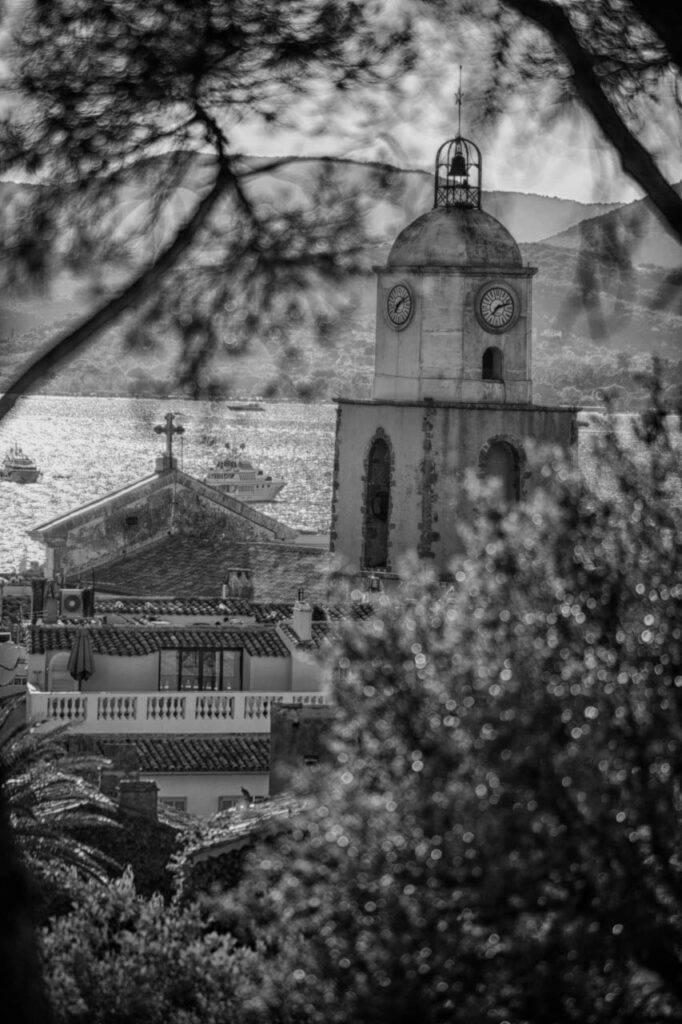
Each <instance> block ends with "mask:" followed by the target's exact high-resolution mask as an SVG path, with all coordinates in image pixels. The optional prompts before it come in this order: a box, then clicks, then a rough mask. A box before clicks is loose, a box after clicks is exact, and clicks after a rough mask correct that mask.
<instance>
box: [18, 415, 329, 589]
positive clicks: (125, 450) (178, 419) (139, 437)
mask: <svg viewBox="0 0 682 1024" xmlns="http://www.w3.org/2000/svg"><path fill="white" fill-rule="evenodd" d="M261 404H262V411H251V410H249V411H242V410H239V411H233V410H229V409H228V408H227V406H226V404H225V403H222V402H192V401H183V400H179V399H166V400H156V399H131V398H73V397H59V396H53V395H45V396H43V395H40V396H35V397H30V398H25V399H21V400H20V401H19V402H18V403H17V405H16V406H15V408H14V409H13V410H12V412H11V413H10V414H9V415H8V416H7V417H6V418H5V419H4V420H3V421H2V422H0V459H1V458H2V457H3V456H4V454H5V452H6V451H7V449H8V448H9V446H10V444H12V443H14V442H17V443H18V444H19V445H20V446H21V447H22V448H23V450H24V452H25V453H26V454H27V455H28V456H30V458H32V459H33V460H34V461H35V462H36V463H37V465H38V468H39V469H40V470H41V471H42V476H41V477H40V480H39V481H38V482H37V483H35V484H15V483H10V482H9V481H4V480H0V574H4V575H6V574H7V572H8V571H10V570H14V569H17V568H18V567H19V565H20V564H22V565H26V564H28V563H30V562H31V560H37V561H38V562H40V563H41V564H42V562H43V561H44V551H43V547H42V545H41V544H40V542H39V541H36V540H33V539H31V538H30V537H29V536H28V532H29V531H30V530H31V529H32V528H34V527H36V526H38V525H41V524H43V523H46V522H48V521H49V520H51V519H54V518H55V517H57V516H59V515H62V514H64V513H66V512H70V511H72V510H74V509H76V508H78V507H79V506H81V505H84V504H86V503H87V502H90V501H94V500H95V499H97V498H102V497H104V496H105V495H107V494H110V493H112V492H113V491H116V490H118V489H119V488H121V487H124V486H126V485H128V484H131V483H134V482H135V481H136V480H139V479H141V478H143V477H145V476H149V475H150V474H151V473H153V472H154V465H155V460H156V458H157V456H158V455H161V454H163V452H164V451H165V444H166V438H165V436H164V435H158V434H156V433H155V432H154V427H155V426H157V425H160V426H163V425H164V417H165V414H166V413H167V412H172V413H174V414H175V417H174V423H176V424H178V425H180V426H182V427H183V428H184V433H183V434H179V435H175V436H174V437H173V454H174V455H175V456H176V457H177V459H178V464H179V466H180V468H182V469H183V470H184V471H185V472H186V473H189V474H190V475H191V476H194V477H197V478H198V479H199V480H203V478H204V477H205V475H206V473H207V472H208V470H209V468H210V467H211V466H212V465H213V463H214V461H215V460H216V458H217V457H218V456H219V454H220V453H221V452H222V453H224V452H225V447H224V445H225V443H229V444H230V445H231V446H235V445H236V446H237V447H239V446H240V445H241V444H244V446H245V448H244V455H245V456H246V457H248V458H249V459H251V461H252V462H253V464H254V465H255V466H256V467H257V468H262V469H263V471H264V472H265V474H266V476H273V477H274V476H276V477H279V478H280V479H282V480H285V481H286V487H285V488H284V489H283V490H282V491H281V492H280V494H279V495H278V497H277V498H276V500H275V501H274V502H268V503H267V504H265V503H264V504H259V505H257V506H256V507H257V508H258V509H260V510H261V511H263V512H265V513H266V514H269V515H273V516H275V517H276V518H277V519H279V520H280V521H281V522H284V523H286V524H287V525H288V526H292V527H294V528H297V529H301V530H307V531H314V532H317V531H326V530H328V529H329V519H330V513H331V484H332V466H333V448H334V425H335V421H336V420H335V417H336V412H335V407H334V406H333V405H331V404H315V405H312V404H304V403H295V402H283V403H280V402H263V403H261Z"/></svg>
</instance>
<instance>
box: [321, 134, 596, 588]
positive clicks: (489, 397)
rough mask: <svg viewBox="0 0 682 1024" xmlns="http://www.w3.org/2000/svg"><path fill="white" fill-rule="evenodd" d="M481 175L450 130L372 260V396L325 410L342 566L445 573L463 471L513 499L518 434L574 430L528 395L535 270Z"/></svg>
mask: <svg viewBox="0 0 682 1024" xmlns="http://www.w3.org/2000/svg"><path fill="white" fill-rule="evenodd" d="M481 181H482V158H481V153H480V150H479V149H478V147H477V146H476V145H475V144H474V143H473V142H471V141H470V140H469V139H466V138H463V137H462V136H461V134H459V133H458V134H457V135H456V137H455V138H453V139H450V140H448V141H447V142H445V143H444V144H443V145H442V146H441V147H440V149H439V150H438V153H437V155H436V161H435V177H434V205H433V208H432V209H431V210H429V211H428V212H427V213H424V214H423V215H422V216H420V217H418V218H417V219H416V220H415V221H413V222H412V223H411V224H409V225H408V226H407V227H406V228H404V229H403V230H402V231H401V232H400V234H399V235H398V237H397V238H396V240H395V242H394V243H393V246H392V247H391V250H390V252H389V254H388V259H387V260H386V265H385V266H380V267H375V268H374V269H375V272H376V275H377V312H376V347H375V368H374V380H373V385H372V397H371V399H369V400H364V401H362V400H353V399H350V398H341V399H339V400H338V412H337V431H336V454H335V467H334V496H333V505H332V535H331V539H332V550H333V551H334V553H335V554H336V555H337V556H339V558H340V560H341V562H342V564H343V566H344V567H345V569H346V571H348V572H350V573H351V574H357V573H360V574H362V573H368V574H372V575H377V574H378V575H381V574H382V573H386V574H388V575H391V574H392V573H393V572H394V571H395V569H396V567H397V564H398V562H399V560H400V557H401V556H402V555H405V554H407V553H408V552H411V551H413V552H416V553H417V554H418V555H419V556H420V557H421V558H422V559H424V560H426V561H429V562H430V563H431V564H432V565H434V566H435V568H436V570H437V572H438V573H439V574H440V575H441V576H442V577H443V578H447V575H448V566H449V562H450V560H451V558H452V556H453V555H454V554H455V553H456V552H457V551H458V550H459V549H460V542H459V538H458V526H459V525H460V523H461V522H462V521H463V520H466V519H468V518H469V517H470V515H471V509H470V508H469V507H468V503H467V499H466V494H465V490H464V487H463V482H464V476H465V474H466V472H467V470H474V471H475V472H477V473H478V474H480V475H481V476H484V477H495V478H496V479H497V481H498V482H499V485H500V489H499V493H500V500H501V501H502V502H503V503H505V504H508V503H509V502H514V501H518V500H520V499H521V498H522V497H523V495H524V493H525V490H526V488H527V486H528V482H529V481H528V472H527V466H526V443H527V442H528V441H529V440H531V439H532V440H536V441H537V442H541V443H546V444H554V445H560V446H561V447H564V448H567V447H568V446H569V445H570V444H571V443H572V442H573V440H574V438H575V436H576V428H575V414H576V410H574V409H572V408H566V407H561V408H550V407H547V406H538V405H534V404H533V383H532V331H531V328H532V283H533V277H534V275H535V274H536V272H537V271H536V268H534V267H529V266H525V265H524V263H523V260H522V257H521V252H520V250H519V247H518V245H517V244H516V242H515V241H514V239H513V237H512V236H511V234H510V233H509V231H507V229H506V228H505V227H504V226H503V225H502V224H501V223H500V222H499V221H498V220H496V219H495V218H494V217H491V216H490V214H488V213H486V212H485V211H484V210H483V209H481V195H482V193H481Z"/></svg>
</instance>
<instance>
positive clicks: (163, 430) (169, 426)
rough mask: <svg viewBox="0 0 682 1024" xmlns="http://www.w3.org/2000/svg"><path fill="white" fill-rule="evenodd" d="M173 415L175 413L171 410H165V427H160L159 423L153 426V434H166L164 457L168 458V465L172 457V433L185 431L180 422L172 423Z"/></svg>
mask: <svg viewBox="0 0 682 1024" xmlns="http://www.w3.org/2000/svg"><path fill="white" fill-rule="evenodd" d="M175 415H176V414H175V413H173V412H167V413H166V416H165V420H166V425H165V427H162V426H161V425H160V424H159V425H157V426H156V427H154V433H155V434H165V435H166V458H167V459H168V465H169V466H171V465H172V462H171V459H172V458H173V434H184V433H185V428H184V427H181V426H180V424H178V425H177V426H174V425H173V419H174V417H175Z"/></svg>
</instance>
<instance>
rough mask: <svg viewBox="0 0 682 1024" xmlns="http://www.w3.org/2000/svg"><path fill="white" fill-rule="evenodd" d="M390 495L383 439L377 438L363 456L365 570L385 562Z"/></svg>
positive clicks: (386, 452)
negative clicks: (365, 466) (365, 468)
mask: <svg viewBox="0 0 682 1024" xmlns="http://www.w3.org/2000/svg"><path fill="white" fill-rule="evenodd" d="M390 494H391V456H390V451H389V447H388V444H387V442H386V441H384V440H383V438H381V437H379V438H377V439H376V440H375V441H374V442H373V444H372V447H371V448H370V450H369V456H368V459H367V487H366V491H365V524H364V525H365V529H364V535H365V550H364V557H363V561H364V564H365V566H366V567H367V568H368V569H379V568H382V567H383V566H385V565H386V564H387V562H388V509H389V503H390Z"/></svg>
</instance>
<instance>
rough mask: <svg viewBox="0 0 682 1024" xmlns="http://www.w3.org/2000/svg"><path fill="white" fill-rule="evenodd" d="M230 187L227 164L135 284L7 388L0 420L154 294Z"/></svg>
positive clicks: (35, 361)
mask: <svg viewBox="0 0 682 1024" xmlns="http://www.w3.org/2000/svg"><path fill="white" fill-rule="evenodd" d="M232 184H234V175H233V174H232V172H231V170H230V169H229V166H228V165H227V163H224V162H221V163H220V165H219V170H218V173H217V175H216V178H215V181H214V182H213V186H212V187H211V189H210V191H209V192H208V193H207V194H206V195H205V196H204V198H203V199H202V200H201V201H200V202H199V203H198V204H197V206H196V208H195V210H194V212H193V213H192V215H191V216H190V218H189V220H188V221H186V222H185V224H184V225H183V227H182V228H180V229H179V231H178V232H177V234H176V235H175V237H174V238H173V240H172V241H171V242H170V243H169V245H168V246H167V247H166V248H165V249H164V251H163V252H162V253H161V255H160V256H159V258H158V259H157V260H155V261H154V262H153V263H152V264H151V265H150V266H149V267H148V268H147V269H146V270H144V271H142V273H140V274H138V276H137V277H136V278H135V280H134V281H132V282H131V283H130V284H129V285H127V286H126V287H125V288H124V289H123V290H122V291H120V292H119V293H118V295H116V296H114V298H113V299H109V300H108V301H107V302H105V303H104V304H103V305H102V306H100V307H99V309H98V310H96V312H94V313H93V314H92V315H91V316H89V317H88V318H87V319H86V320H84V321H83V322H82V323H80V324H79V325H78V327H76V328H75V329H74V330H73V331H69V332H68V333H67V334H65V335H63V336H62V337H61V338H59V339H58V341H56V342H55V343H54V344H53V345H51V346H50V347H49V348H48V349H47V350H46V351H44V352H42V353H41V354H40V355H39V356H38V358H37V359H35V360H33V361H32V362H31V363H29V365H28V366H27V367H26V368H25V369H24V370H22V371H21V372H20V374H19V375H18V376H17V377H15V378H14V380H13V381H11V382H10V384H8V386H7V390H6V392H5V394H4V395H3V396H2V398H0V420H2V419H4V417H5V416H6V415H7V413H8V412H9V411H10V410H11V409H12V408H14V406H15V405H16V403H17V401H18V399H19V398H21V396H22V395H25V394H28V393H29V392H30V391H31V389H32V388H34V387H35V386H36V385H37V384H39V383H41V382H42V381H43V380H44V378H45V375H46V374H47V373H49V372H50V371H51V370H54V369H55V368H56V367H58V366H59V365H60V364H61V363H63V362H64V360H66V359H68V358H69V357H71V356H73V355H74V354H75V353H76V352H78V350H79V349H81V348H83V346H84V345H86V344H87V343H88V342H89V341H91V340H92V339H93V338H94V337H96V335H98V334H99V333H101V331H103V330H105V328H107V327H109V326H111V324H113V323H114V322H115V321H116V320H117V319H118V317H119V316H121V314H122V313H125V312H126V311H127V310H129V309H133V308H134V307H135V306H136V305H138V303H140V302H141V301H142V300H143V299H145V298H146V297H147V296H148V295H149V294H150V293H151V292H152V291H153V289H154V287H155V286H156V285H157V284H159V283H160V282H161V281H162V280H163V277H164V275H165V274H167V273H168V272H169V271H170V270H172V268H173V267H174V266H175V265H176V263H177V262H178V260H179V259H180V257H181V256H182V255H183V253H184V252H186V251H187V249H188V248H189V247H190V246H191V244H192V242H193V241H194V239H195V238H196V236H197V234H198V233H199V231H200V230H201V228H202V227H203V225H204V224H205V223H206V220H207V219H208V217H209V216H210V214H211V212H212V210H213V208H214V207H215V205H216V203H217V202H218V200H219V199H221V197H222V196H223V194H224V193H225V191H226V189H227V187H228V185H232Z"/></svg>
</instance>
